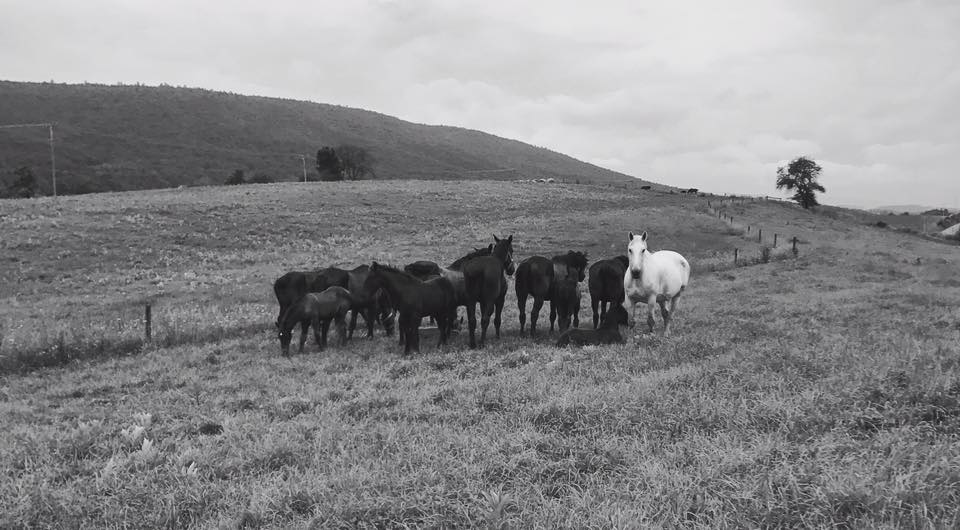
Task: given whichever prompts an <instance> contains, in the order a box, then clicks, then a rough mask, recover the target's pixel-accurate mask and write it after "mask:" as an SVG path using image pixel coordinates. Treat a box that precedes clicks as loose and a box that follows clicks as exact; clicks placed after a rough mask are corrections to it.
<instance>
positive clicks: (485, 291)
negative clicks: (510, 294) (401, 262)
mask: <svg viewBox="0 0 960 530" xmlns="http://www.w3.org/2000/svg"><path fill="white" fill-rule="evenodd" d="M493 240H494V241H495V243H494V246H493V251H492V253H491V254H490V255H489V256H479V257H475V258H470V259H468V260H465V261H464V262H463V280H464V287H465V289H466V292H465V296H466V306H467V320H468V321H469V324H470V347H471V348H476V347H477V340H476V331H477V303H479V304H480V324H481V330H480V347H481V348H482V347H483V345H484V343H485V342H486V338H487V326H489V325H490V315H491V314H492V313H493V312H494V311H496V315H494V319H493V326H494V328H495V329H496V332H497V338H498V339H499V338H500V314H501V313H502V312H503V301H504V299H505V298H506V296H507V279H506V277H505V276H504V274H507V275H511V274H513V272H514V270H515V267H514V265H513V235H511V236H510V237H508V238H506V239H499V238H497V236H493ZM455 263H456V262H455Z"/></svg>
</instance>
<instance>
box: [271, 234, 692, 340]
mask: <svg viewBox="0 0 960 530" xmlns="http://www.w3.org/2000/svg"><path fill="white" fill-rule="evenodd" d="M493 239H494V242H493V243H492V244H490V245H489V246H487V247H485V248H479V249H474V250H473V251H472V252H470V253H468V254H467V255H465V256H463V257H461V258H459V259H457V260H456V261H454V262H453V263H451V264H449V265H447V266H446V267H444V266H440V265H438V264H437V263H435V262H433V261H416V262H413V263H410V264H408V265H406V266H405V267H404V268H403V270H400V269H397V268H394V267H391V266H388V265H383V264H380V263H377V262H376V261H374V262H373V263H371V264H370V265H360V266H359V267H356V268H354V269H352V270H344V269H340V268H336V267H327V268H325V269H319V270H315V271H293V272H288V273H286V274H284V275H283V276H281V277H280V278H278V279H277V280H276V281H275V282H274V284H273V290H274V294H275V295H276V297H277V302H278V303H279V305H280V312H279V315H278V316H277V323H276V325H277V330H278V336H279V339H280V348H281V352H282V354H283V355H284V356H286V355H289V352H290V341H291V338H292V335H293V329H294V328H295V327H296V325H297V324H300V327H301V330H300V348H299V351H300V352H301V353H302V352H303V346H304V343H305V342H306V340H307V333H308V330H309V329H310V327H312V328H313V333H314V338H315V340H316V341H317V344H318V345H319V346H320V348H321V349H323V348H324V347H325V346H326V343H327V334H328V331H329V328H330V324H331V322H333V323H335V324H336V327H337V334H338V336H339V339H340V344H341V345H343V344H345V343H346V341H347V340H348V339H349V338H352V337H353V332H354V330H355V329H356V323H357V315H362V316H363V317H364V320H365V321H366V325H367V336H368V337H372V336H373V334H374V323H375V322H379V323H380V325H381V326H382V327H383V328H384V331H385V333H386V334H387V335H392V334H393V329H394V325H395V324H396V326H397V328H398V331H399V333H398V335H399V337H400V344H401V345H402V346H403V352H404V354H410V353H419V351H420V331H419V330H420V323H421V320H422V319H423V318H424V317H429V318H431V319H432V320H434V321H436V323H437V329H438V331H439V342H438V346H442V345H444V344H445V343H446V342H447V340H448V339H449V337H450V333H451V331H452V330H453V328H454V327H455V326H456V325H457V324H458V321H457V311H458V309H459V308H460V307H465V308H466V311H467V321H468V326H469V332H470V347H471V348H476V347H477V346H478V345H479V346H480V347H483V346H484V343H485V342H486V337H487V328H488V327H489V324H490V321H491V318H492V320H493V326H494V330H495V333H496V336H497V338H498V339H499V338H500V324H501V314H502V312H503V304H504V300H505V299H506V295H507V289H508V281H507V277H508V276H511V275H513V276H515V280H514V288H515V290H516V295H517V306H518V308H519V310H520V334H521V335H523V334H524V333H525V332H526V323H527V318H526V317H527V315H526V302H527V298H528V297H529V298H532V299H533V307H532V309H531V311H530V326H529V334H530V336H531V337H535V336H536V333H537V319H538V317H539V314H540V310H541V308H542V307H543V304H544V302H550V331H551V332H552V331H553V330H554V322H556V323H557V329H558V331H559V332H560V336H559V338H558V340H557V344H558V345H561V346H562V345H566V344H570V343H574V344H609V343H613V342H625V341H624V339H623V334H622V331H621V328H622V327H623V326H627V325H629V324H630V323H631V322H632V321H633V319H632V318H631V317H632V314H631V315H628V313H627V310H626V309H625V308H624V302H625V301H629V302H630V304H631V309H632V313H635V312H636V308H637V305H638V304H640V303H645V304H647V310H648V316H647V323H648V325H649V328H650V331H651V332H652V331H653V328H654V317H653V314H654V308H655V306H656V305H659V307H660V312H661V315H662V317H663V322H664V334H669V332H670V320H671V318H672V315H673V312H674V310H675V308H676V303H677V299H678V298H679V297H680V294H681V293H682V292H683V290H684V289H685V288H686V286H687V284H688V283H689V279H690V266H689V264H688V263H687V261H686V259H684V258H683V256H681V255H680V254H678V253H676V252H673V251H669V250H661V251H657V252H650V251H649V250H648V249H647V233H646V232H643V233H642V234H640V235H634V234H633V233H632V232H631V233H630V237H629V243H628V245H627V255H621V256H616V257H613V258H610V259H604V260H600V261H597V262H595V263H594V264H593V265H591V266H590V267H589V269H588V267H587V265H588V260H587V254H586V253H585V252H580V251H573V250H571V251H568V252H566V253H565V254H559V255H556V256H553V257H552V258H547V257H544V256H531V257H529V258H527V259H525V260H523V261H521V262H520V263H519V264H517V265H515V264H514V261H513V236H512V235H511V236H509V237H507V238H504V239H501V238H498V237H496V236H494V238H493ZM587 276H589V280H588V286H589V292H590V305H591V308H592V310H593V329H578V328H579V313H580V301H581V297H582V294H581V291H580V282H582V281H584V279H586V278H587ZM668 301H669V302H670V308H669V309H668V308H667V306H666V303H667V302H668ZM478 306H479V310H480V338H479V342H478V341H477V337H476V331H477V307H478ZM348 313H349V314H350V323H349V327H348V325H347V315H348ZM397 315H399V317H398V318H397Z"/></svg>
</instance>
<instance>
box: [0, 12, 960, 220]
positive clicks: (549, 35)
mask: <svg viewBox="0 0 960 530" xmlns="http://www.w3.org/2000/svg"><path fill="white" fill-rule="evenodd" d="M0 21H2V30H0V78H2V79H10V80H18V81H49V80H54V81H58V82H83V81H88V82H102V83H115V82H124V83H134V82H141V83H146V84H159V83H168V84H172V85H185V86H191V87H203V88H210V89H216V90H227V91H232V92H239V93H244V94H257V95H265V96H278V97H288V98H296V99H305V100H311V101H318V102H322V103H333V104H340V105H347V106H352V107H360V108H365V109H370V110H375V111H378V112H382V113H385V114H390V115H394V116H398V117H400V118H403V119H406V120H411V121H416V122H422V123H430V124H445V125H458V126H462V127H468V128H473V129H479V130H482V131H486V132H490V133H493V134H497V135H500V136H505V137H509V138H515V139H518V140H521V141H524V142H528V143H531V144H534V145H539V146H543V147H547V148H549V149H553V150H556V151H560V152H562V153H566V154H569V155H572V156H574V157H577V158H580V159H582V160H585V161H588V162H592V163H595V164H598V165H600V166H604V167H607V168H610V169H614V170H617V171H622V172H624V173H627V174H630V175H634V176H639V177H643V178H645V179H649V180H653V181H656V182H662V183H666V184H672V185H677V186H684V187H698V188H701V189H703V190H708V191H714V192H721V193H723V192H728V193H751V194H768V195H776V194H777V191H776V189H775V188H774V181H775V175H776V168H777V166H779V165H783V164H784V163H786V162H787V161H789V160H790V159H792V158H795V157H797V156H801V155H807V156H811V157H814V158H815V159H816V160H817V161H818V162H820V164H821V165H822V166H823V174H822V177H821V183H822V184H823V185H824V186H825V187H826V188H827V193H826V195H825V196H823V198H822V199H823V201H824V202H826V203H829V204H851V205H859V206H876V205H883V204H913V203H919V204H927V205H944V206H953V207H960V175H957V174H956V173H957V172H956V171H955V168H954V167H953V164H954V163H956V161H957V156H958V153H960V101H958V100H960V37H958V35H960V2H958V1H955V0H919V1H899V0H755V1H747V0H726V1H724V2H716V1H707V0H704V1H683V0H679V1H678V0H672V1H656V2H654V1H640V0H627V1H593V2H584V1H581V0H576V1H563V0H561V1H557V0H551V1H542V2H530V1H515V0H514V1H493V0H480V1H441V0H427V1H415V0H409V1H400V0H397V1H390V0H369V1H361V0H356V1H354V0H341V1H337V2H327V1H309V2H308V1H304V2H292V1H283V0H275V1H272V2H264V1H239V0H230V1H226V0H222V1H221V0H205V1H202V2H201V1H195V0H191V1H180V0H167V1H164V2H159V1H157V2H145V1H133V0H85V1H83V2H78V1H75V0H62V1H45V0H32V1H29V2H27V1H14V0H0ZM0 121H2V117H0Z"/></svg>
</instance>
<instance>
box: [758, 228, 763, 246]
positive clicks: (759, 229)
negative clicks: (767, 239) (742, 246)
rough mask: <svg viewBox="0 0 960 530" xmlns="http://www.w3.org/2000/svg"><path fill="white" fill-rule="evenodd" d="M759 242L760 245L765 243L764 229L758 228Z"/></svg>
mask: <svg viewBox="0 0 960 530" xmlns="http://www.w3.org/2000/svg"><path fill="white" fill-rule="evenodd" d="M757 242H758V243H763V229H762V228H758V229H757Z"/></svg>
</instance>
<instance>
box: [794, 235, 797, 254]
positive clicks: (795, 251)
mask: <svg viewBox="0 0 960 530" xmlns="http://www.w3.org/2000/svg"><path fill="white" fill-rule="evenodd" d="M793 257H797V238H796V237H794V238H793Z"/></svg>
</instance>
